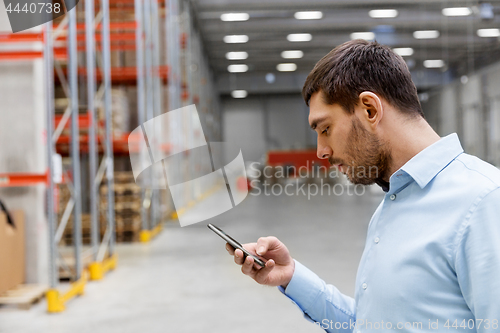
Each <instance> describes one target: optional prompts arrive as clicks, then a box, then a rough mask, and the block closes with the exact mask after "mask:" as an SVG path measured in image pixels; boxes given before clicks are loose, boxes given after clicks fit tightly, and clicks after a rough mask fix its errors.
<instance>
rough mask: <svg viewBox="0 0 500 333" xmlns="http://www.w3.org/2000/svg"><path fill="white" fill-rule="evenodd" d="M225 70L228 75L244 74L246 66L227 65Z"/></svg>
mask: <svg viewBox="0 0 500 333" xmlns="http://www.w3.org/2000/svg"><path fill="white" fill-rule="evenodd" d="M227 70H228V71H229V72H230V73H245V72H246V71H248V66H247V65H243V64H240V65H229V66H227Z"/></svg>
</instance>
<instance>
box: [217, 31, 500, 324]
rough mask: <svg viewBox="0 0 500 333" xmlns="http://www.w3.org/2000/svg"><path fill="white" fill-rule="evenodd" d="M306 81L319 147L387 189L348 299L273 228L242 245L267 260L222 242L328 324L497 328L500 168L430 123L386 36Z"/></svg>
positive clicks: (260, 277) (359, 43)
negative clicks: (295, 254)
mask: <svg viewBox="0 0 500 333" xmlns="http://www.w3.org/2000/svg"><path fill="white" fill-rule="evenodd" d="M302 92H303V96H304V99H305V101H306V103H307V104H308V105H309V107H310V111H309V123H310V125H311V127H312V129H313V130H315V131H316V132H317V135H318V147H317V153H318V157H319V158H322V159H328V160H329V162H330V163H331V164H332V165H335V166H337V167H338V168H339V169H340V170H341V171H342V172H344V173H346V175H347V177H348V178H349V179H350V181H351V182H353V183H355V184H373V183H377V184H378V185H380V186H381V187H382V188H383V190H384V191H385V192H386V194H385V197H384V199H383V201H382V203H381V204H380V205H379V207H378V208H377V210H376V211H375V213H374V215H373V217H372V219H371V221H370V225H369V227H368V233H367V240H366V244H365V250H364V252H363V256H362V258H361V262H360V264H359V268H358V273H357V278H356V290H355V299H352V298H350V297H347V296H345V295H343V294H341V293H340V292H339V291H338V290H337V289H336V288H335V287H334V286H332V285H327V284H326V283H325V282H324V281H322V280H321V279H320V278H319V277H318V276H317V275H315V274H314V273H313V272H311V271H310V270H308V269H307V268H306V267H304V266H303V265H302V264H300V263H299V262H297V261H295V260H293V259H292V257H291V256H290V254H289V252H288V250H287V248H286V246H285V245H284V244H283V243H281V242H280V241H279V240H278V239H277V238H275V237H264V238H260V239H259V240H258V241H257V243H251V244H246V245H245V248H247V249H248V250H250V251H253V252H254V253H257V254H258V255H260V256H262V257H264V258H266V259H267V260H268V261H267V263H266V266H265V267H264V268H262V269H260V267H256V266H257V265H254V264H253V259H252V258H250V257H247V258H246V259H245V258H244V257H243V253H242V252H241V251H240V250H236V251H233V249H232V248H231V247H230V246H229V245H226V249H227V250H228V251H229V253H230V254H232V255H234V260H235V262H236V263H237V264H239V265H242V268H241V270H242V272H243V273H244V274H246V275H249V276H250V277H252V278H253V279H254V280H255V281H257V282H258V283H260V284H265V285H270V286H279V289H280V290H281V291H282V292H283V293H284V294H285V295H287V296H288V297H289V298H291V299H292V300H293V301H294V302H295V303H296V304H297V305H298V306H299V307H300V308H301V309H302V311H303V312H304V314H305V316H306V318H308V319H310V320H312V321H314V322H316V323H317V324H319V325H320V326H321V327H322V328H323V329H325V330H326V331H328V332H352V331H354V332H392V331H394V330H399V331H404V332H423V331H432V332H450V331H454V330H458V331H467V332H498V331H500V328H499V322H498V320H499V319H500V221H499V220H500V171H499V170H498V169H496V168H495V167H493V166H491V165H489V164H487V163H485V162H483V161H481V160H480V159H478V158H476V157H474V156H470V155H467V154H465V153H464V152H463V150H462V147H461V145H460V142H459V140H458V137H457V135H456V134H451V135H449V136H447V137H445V138H440V137H439V136H438V135H437V134H436V133H435V132H434V130H433V129H432V128H431V127H430V126H429V124H428V123H427V122H426V121H425V119H424V117H423V113H422V110H421V106H420V103H419V101H418V97H417V90H416V88H415V85H414V84H413V82H412V81H411V76H410V72H409V70H408V68H407V66H406V64H405V62H404V61H403V59H402V58H401V57H400V56H398V55H397V54H395V53H394V52H393V51H392V50H391V49H390V48H388V47H386V46H382V45H380V44H377V43H375V42H366V41H363V40H354V41H350V42H347V43H345V44H342V45H340V46H339V47H337V48H335V49H334V50H332V51H331V52H330V53H329V54H327V55H326V56H325V57H324V58H323V59H321V60H320V61H319V62H318V63H317V64H316V66H315V67H314V69H313V70H312V71H311V73H310V74H309V76H308V77H307V80H306V82H305V84H304V88H303V91H302ZM360 170H363V171H365V172H359V171H360ZM375 171H376V172H375Z"/></svg>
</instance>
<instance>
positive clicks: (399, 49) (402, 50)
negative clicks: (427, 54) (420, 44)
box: [392, 47, 413, 57]
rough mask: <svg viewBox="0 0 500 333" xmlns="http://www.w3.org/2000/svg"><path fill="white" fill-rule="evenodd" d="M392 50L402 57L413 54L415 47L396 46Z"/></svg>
mask: <svg viewBox="0 0 500 333" xmlns="http://www.w3.org/2000/svg"><path fill="white" fill-rule="evenodd" d="M392 50H393V51H394V52H396V53H397V54H399V55H400V56H402V57H408V56H411V55H413V49H412V48H411V47H396V48H394V49H392Z"/></svg>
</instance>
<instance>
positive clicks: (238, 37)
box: [224, 35, 248, 43]
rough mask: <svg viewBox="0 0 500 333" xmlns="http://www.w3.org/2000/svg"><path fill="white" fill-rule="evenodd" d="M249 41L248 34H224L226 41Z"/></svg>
mask: <svg viewBox="0 0 500 333" xmlns="http://www.w3.org/2000/svg"><path fill="white" fill-rule="evenodd" d="M246 42H248V36H247V35H227V36H224V43H246Z"/></svg>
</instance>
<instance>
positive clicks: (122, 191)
mask: <svg viewBox="0 0 500 333" xmlns="http://www.w3.org/2000/svg"><path fill="white" fill-rule="evenodd" d="M113 190H114V192H115V195H131V194H139V193H141V187H140V186H139V185H137V184H136V183H124V184H115V185H114V188H113ZM107 193H108V187H107V186H105V185H104V186H101V196H103V195H106V194H107Z"/></svg>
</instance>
